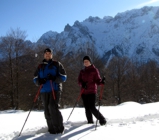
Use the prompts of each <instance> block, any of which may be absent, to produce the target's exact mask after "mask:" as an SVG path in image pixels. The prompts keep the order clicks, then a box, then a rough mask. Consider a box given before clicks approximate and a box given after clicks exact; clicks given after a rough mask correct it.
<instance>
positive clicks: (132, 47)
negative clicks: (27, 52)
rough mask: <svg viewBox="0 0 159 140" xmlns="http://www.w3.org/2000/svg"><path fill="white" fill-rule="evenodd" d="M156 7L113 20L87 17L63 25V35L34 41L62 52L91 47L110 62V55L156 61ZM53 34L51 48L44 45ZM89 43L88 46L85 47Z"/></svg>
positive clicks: (158, 30) (158, 27) (158, 33)
mask: <svg viewBox="0 0 159 140" xmlns="http://www.w3.org/2000/svg"><path fill="white" fill-rule="evenodd" d="M158 23H159V7H143V8H141V9H133V10H130V11H126V12H123V13H118V14H117V15H116V16H115V17H110V16H105V17H104V18H103V19H101V18H99V17H91V16H90V17H89V18H87V19H85V20H84V21H82V22H79V21H76V22H75V23H74V25H73V26H70V25H69V24H67V25H66V26H65V29H64V31H63V32H61V33H59V34H57V33H54V32H51V31H50V32H48V33H45V34H44V35H42V37H41V38H40V39H39V41H38V42H44V43H47V44H50V46H51V47H53V46H54V45H56V46H61V45H63V46H65V50H64V51H65V52H69V51H78V50H79V49H81V48H82V49H85V48H86V47H91V44H93V45H94V46H95V48H96V49H97V52H98V54H99V55H100V56H101V57H103V58H105V59H106V58H108V59H110V58H111V57H112V56H128V57H130V58H131V57H136V58H137V59H138V60H139V61H147V60H149V59H153V60H157V59H158V58H159V24H158ZM53 33H54V34H55V36H56V37H53V38H52V39H53V40H54V45H53V44H51V41H50V42H49V41H48V42H46V40H47V39H46V34H47V36H49V37H50V36H51V34H53ZM88 43H89V46H88V45H87V44H88Z"/></svg>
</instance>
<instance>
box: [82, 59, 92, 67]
mask: <svg viewBox="0 0 159 140" xmlns="http://www.w3.org/2000/svg"><path fill="white" fill-rule="evenodd" d="M83 64H84V66H85V67H89V66H90V65H91V62H90V61H89V60H84V62H83Z"/></svg>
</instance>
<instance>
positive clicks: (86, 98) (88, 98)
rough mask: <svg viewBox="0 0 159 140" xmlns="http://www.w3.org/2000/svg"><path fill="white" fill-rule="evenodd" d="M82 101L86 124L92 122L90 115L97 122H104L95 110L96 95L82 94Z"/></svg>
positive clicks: (102, 117)
mask: <svg viewBox="0 0 159 140" xmlns="http://www.w3.org/2000/svg"><path fill="white" fill-rule="evenodd" d="M82 100H83V104H84V107H85V113H86V118H87V121H88V123H92V122H93V116H92V114H93V115H94V116H95V117H96V118H97V119H98V120H104V119H105V118H104V116H103V115H102V114H101V113H100V112H99V111H98V110H97V109H96V107H95V101H96V94H82Z"/></svg>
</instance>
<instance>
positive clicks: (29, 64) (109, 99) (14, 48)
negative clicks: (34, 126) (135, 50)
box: [0, 29, 159, 110]
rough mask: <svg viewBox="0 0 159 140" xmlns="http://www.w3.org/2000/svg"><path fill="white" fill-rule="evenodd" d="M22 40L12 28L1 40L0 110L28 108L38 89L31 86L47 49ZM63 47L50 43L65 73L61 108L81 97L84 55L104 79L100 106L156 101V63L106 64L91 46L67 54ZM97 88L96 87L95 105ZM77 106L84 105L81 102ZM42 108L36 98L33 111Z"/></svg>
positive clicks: (122, 61) (158, 91)
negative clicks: (80, 76)
mask: <svg viewBox="0 0 159 140" xmlns="http://www.w3.org/2000/svg"><path fill="white" fill-rule="evenodd" d="M25 39H26V32H25V31H22V30H20V29H17V30H13V29H11V30H10V32H8V33H7V34H6V36H2V37H0V40H1V41H0V50H1V52H0V110H6V109H21V110H28V109H30V107H31V105H32V103H33V100H34V97H35V95H36V94H37V91H38V89H39V87H37V86H36V85H35V84H34V83H33V77H34V72H35V70H36V68H37V66H38V65H39V64H40V63H41V62H42V60H43V50H44V49H45V48H46V47H48V46H47V45H45V44H36V45H35V46H34V47H30V46H28V45H27V43H26V41H25ZM62 44H63V43H61V46H55V43H54V41H53V43H52V46H51V49H53V59H54V60H57V61H60V62H61V63H62V64H63V66H64V68H65V70H66V72H67V81H66V82H65V83H63V92H62V96H61V102H60V103H61V108H66V107H72V106H74V103H75V102H76V99H77V97H78V96H79V94H80V87H79V85H78V82H77V78H78V74H79V72H80V70H81V69H82V68H83V62H82V59H83V56H84V55H89V56H90V57H91V58H92V60H93V64H94V65H95V66H96V68H98V70H99V72H100V75H101V77H103V76H105V77H106V82H105V85H104V92H103V96H102V101H101V105H103V106H110V105H118V104H120V103H122V102H126V101H135V102H138V103H141V104H144V103H151V102H157V101H159V65H158V63H157V62H156V61H154V60H149V61H148V62H146V63H142V62H138V61H136V60H135V58H131V59H130V58H128V57H126V56H122V57H120V56H114V57H113V58H112V59H111V60H110V61H109V62H105V60H104V59H103V58H101V57H100V56H99V55H98V54H97V51H96V49H95V46H94V44H87V45H86V46H85V49H82V48H83V47H81V49H79V50H78V51H77V52H72V51H71V50H70V52H68V53H67V54H66V53H65V52H64V51H63V47H64V46H63V45H62ZM79 48H80V47H79ZM86 50H87V51H86ZM100 88H101V87H100V86H99V87H98V93H97V104H98V95H99V93H100ZM77 106H79V107H80V106H81V107H82V106H83V103H82V101H81V100H80V101H79V102H78V104H77ZM42 108H43V105H42V102H41V99H40V96H39V97H38V100H37V102H36V103H35V106H34V109H38V110H40V109H42Z"/></svg>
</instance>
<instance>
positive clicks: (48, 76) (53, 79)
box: [47, 74, 56, 81]
mask: <svg viewBox="0 0 159 140" xmlns="http://www.w3.org/2000/svg"><path fill="white" fill-rule="evenodd" d="M47 79H48V80H52V81H55V79H56V77H55V76H53V75H51V74H48V75H47Z"/></svg>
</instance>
